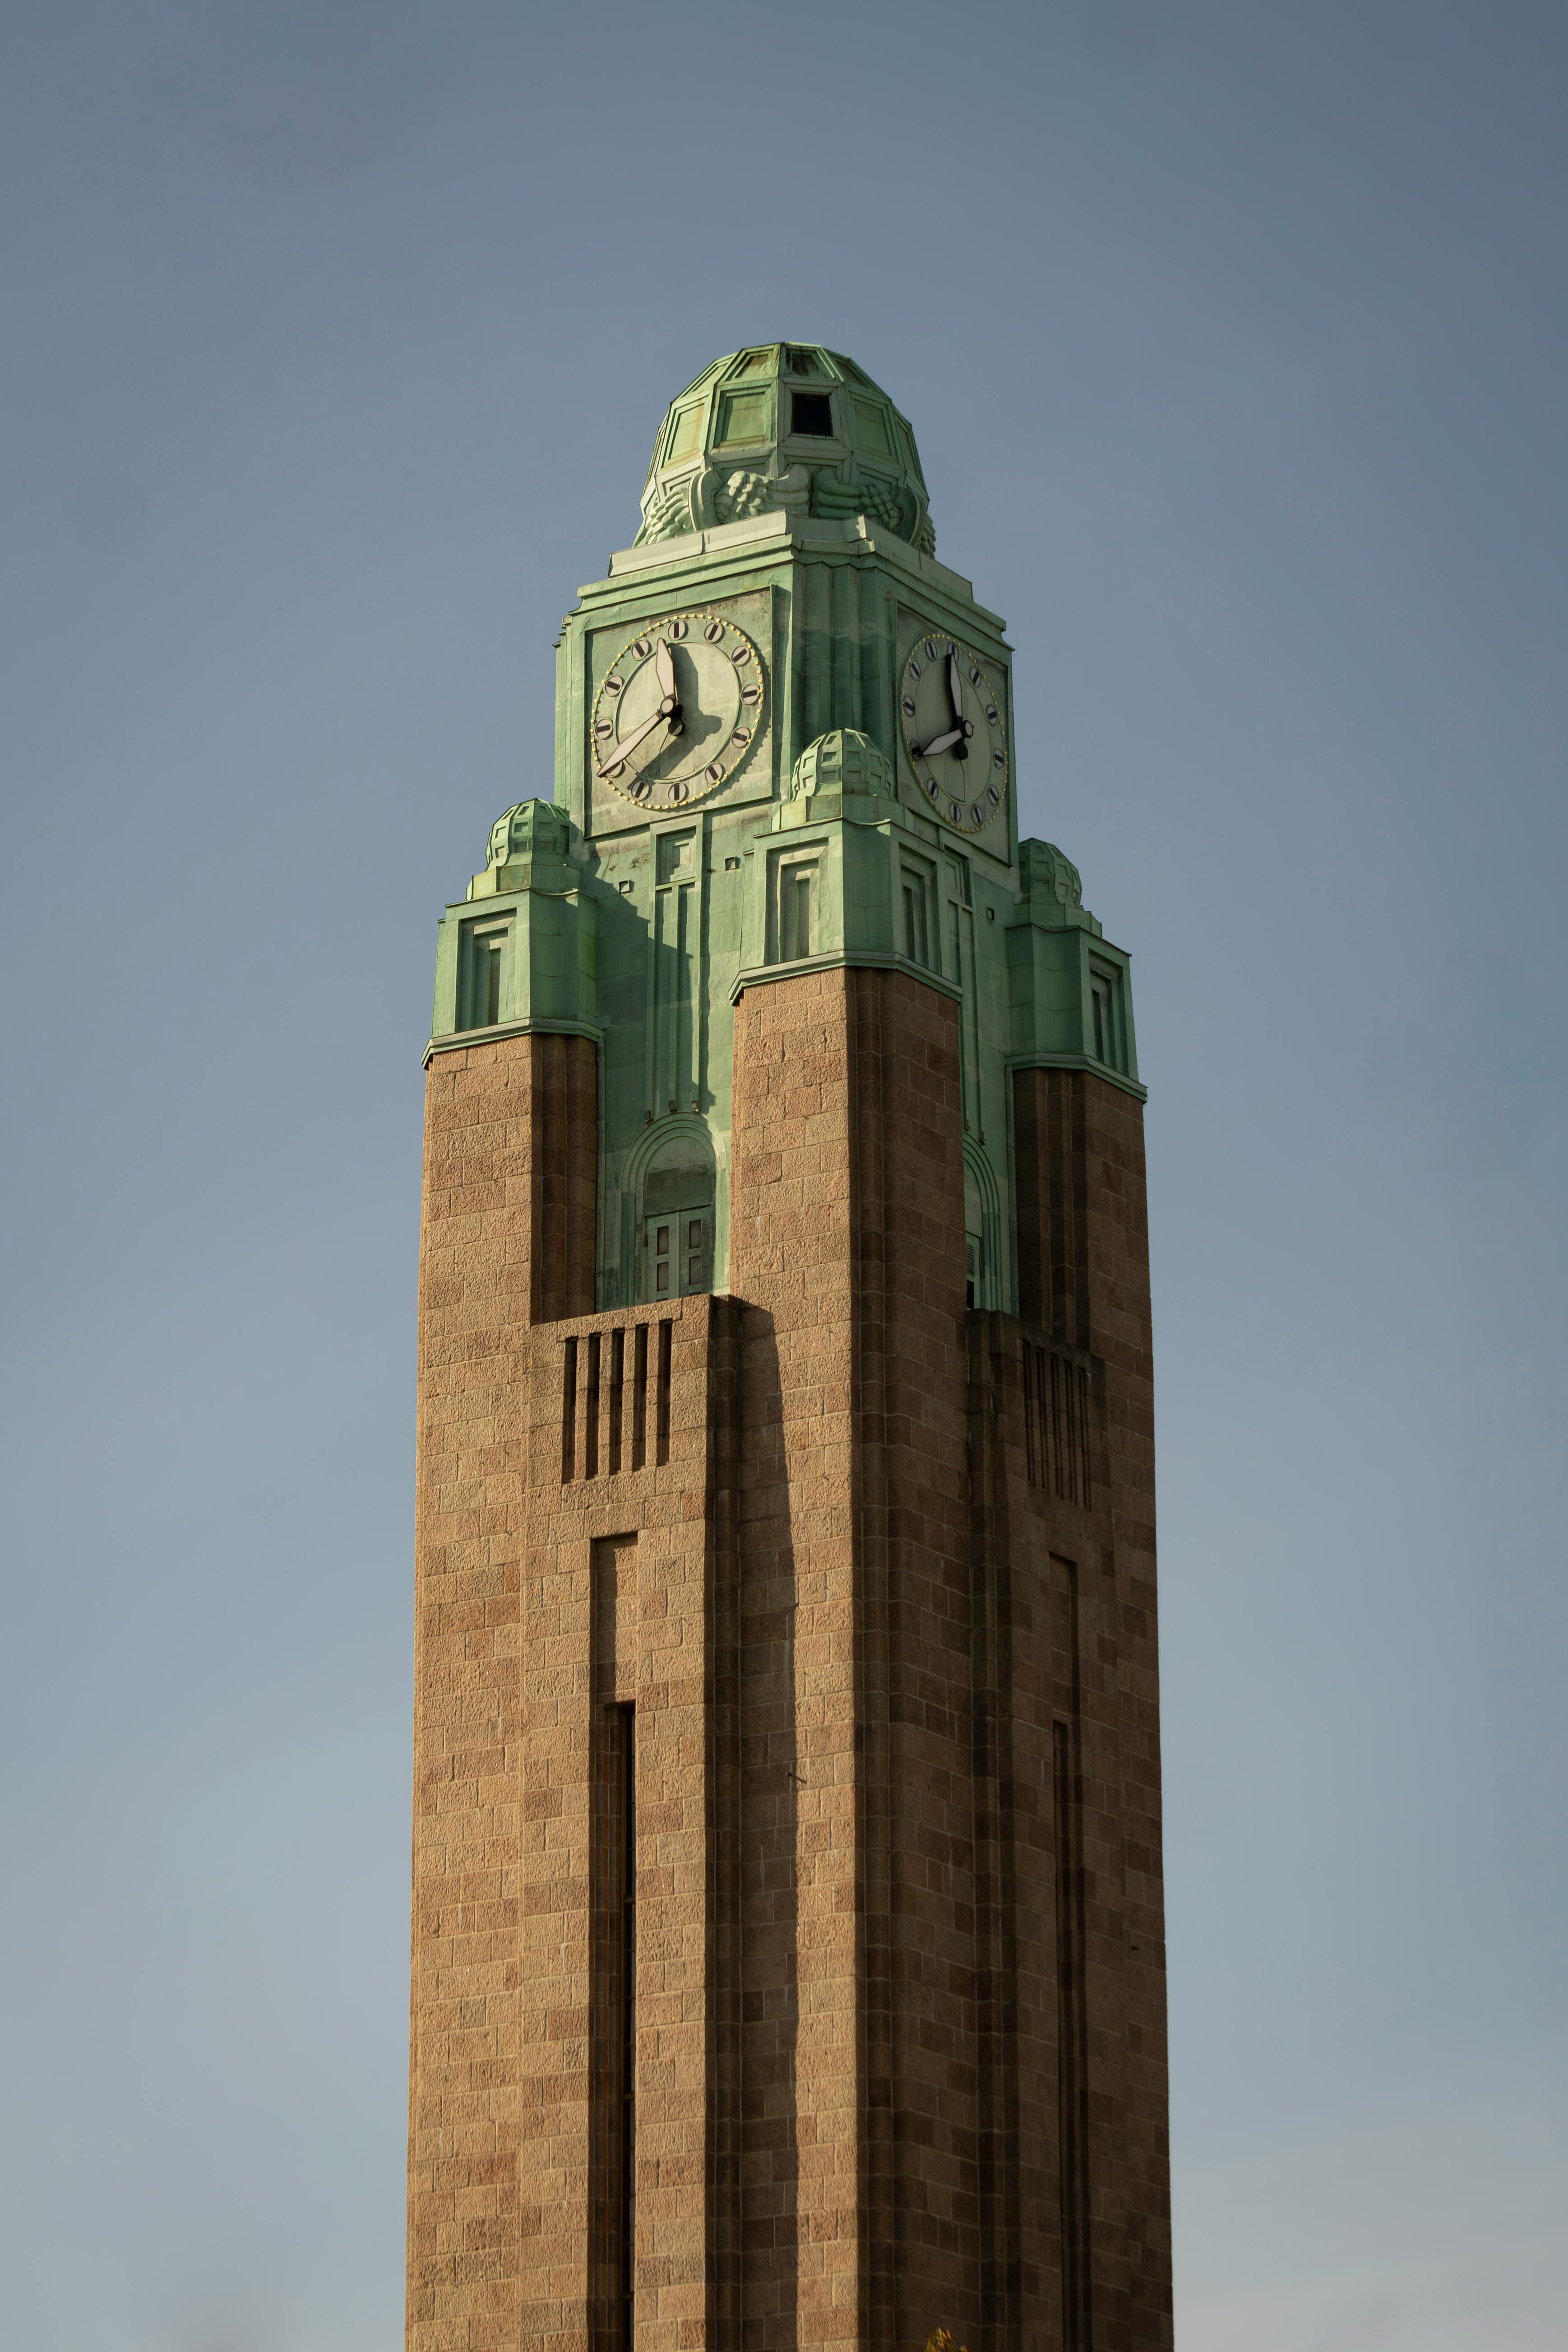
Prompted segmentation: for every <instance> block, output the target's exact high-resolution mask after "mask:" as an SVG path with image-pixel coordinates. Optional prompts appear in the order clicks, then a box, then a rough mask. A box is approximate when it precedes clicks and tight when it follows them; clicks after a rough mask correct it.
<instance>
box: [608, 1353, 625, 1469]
mask: <svg viewBox="0 0 1568 2352" xmlns="http://www.w3.org/2000/svg"><path fill="white" fill-rule="evenodd" d="M625 1401H626V1333H625V1332H624V1331H612V1332H611V1334H610V1471H611V1475H614V1474H615V1472H616V1471H617V1470H618V1469H619V1468H620V1466H621V1415H622V1409H623V1406H624V1403H625Z"/></svg>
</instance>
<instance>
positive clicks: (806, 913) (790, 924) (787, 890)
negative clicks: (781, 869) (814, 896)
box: [779, 866, 811, 963]
mask: <svg viewBox="0 0 1568 2352" xmlns="http://www.w3.org/2000/svg"><path fill="white" fill-rule="evenodd" d="M779 901H780V903H779V961H781V963H795V962H797V961H799V959H800V958H801V957H802V956H808V955H809V954H810V953H811V870H810V868H809V867H801V866H796V867H795V869H794V870H793V871H787V870H786V872H785V873H784V876H783V877H782V882H781V886H780V889H779Z"/></svg>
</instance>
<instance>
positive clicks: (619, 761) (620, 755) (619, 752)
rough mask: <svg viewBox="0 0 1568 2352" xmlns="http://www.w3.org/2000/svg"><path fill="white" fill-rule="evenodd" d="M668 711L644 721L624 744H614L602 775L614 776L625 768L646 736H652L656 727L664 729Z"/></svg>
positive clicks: (662, 711)
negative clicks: (620, 769) (618, 769)
mask: <svg viewBox="0 0 1568 2352" xmlns="http://www.w3.org/2000/svg"><path fill="white" fill-rule="evenodd" d="M668 715H669V714H668V711H664V710H656V711H655V712H654V714H653V717H652V718H651V719H645V720H644V721H643V723H642V725H641V726H640V727H639V728H638V729H637V733H636V734H635V735H628V736H627V737H626V740H625V741H624V742H621V743H612V744H611V746H610V751H609V756H608V758H607V759H606V760H605V762H604V764H603V766H602V767H601V768H600V770H599V773H600V775H601V776H613V775H614V774H615V772H616V769H617V768H623V767H625V765H626V761H627V760H628V759H629V758H630V757H631V754H632V753H633V752H634V751H636V750H637V745H638V744H639V743H640V742H641V741H642V740H643V737H644V736H645V735H651V734H652V733H653V730H654V729H655V728H656V727H662V726H663V725H664V724H665V722H666V719H668Z"/></svg>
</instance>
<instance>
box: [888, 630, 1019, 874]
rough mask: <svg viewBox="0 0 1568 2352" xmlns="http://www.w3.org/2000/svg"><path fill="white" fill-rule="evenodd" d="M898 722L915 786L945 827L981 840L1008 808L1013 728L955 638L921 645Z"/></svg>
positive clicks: (911, 663)
mask: <svg viewBox="0 0 1568 2352" xmlns="http://www.w3.org/2000/svg"><path fill="white" fill-rule="evenodd" d="M899 720H900V725H901V726H902V728H903V731H904V749H905V751H908V753H909V755H910V767H911V768H912V769H913V770H914V772H915V781H916V782H917V783H918V784H919V785H920V788H921V792H922V793H924V794H925V797H926V799H927V800H928V801H929V802H930V803H931V807H932V808H933V809H934V810H935V811H936V814H937V815H938V816H940V817H941V818H942V822H943V823H944V824H951V825H955V826H956V827H957V829H958V831H959V832H960V833H983V832H984V829H985V827H986V826H987V825H988V824H990V823H991V822H992V820H993V819H994V817H998V816H1000V815H1002V814H1003V813H1004V812H1005V808H1006V805H1007V721H1006V718H1005V713H1004V709H1003V706H1002V703H1001V701H1000V699H999V698H998V696H997V694H996V690H995V688H994V687H993V686H992V684H991V681H990V679H989V678H988V677H986V675H985V673H984V670H983V669H982V668H981V667H980V665H979V663H978V662H976V661H975V660H973V657H972V656H970V655H969V654H967V653H965V651H964V649H963V646H961V645H960V644H958V642H957V640H956V639H955V638H952V637H948V636H942V635H933V636H928V637H921V638H920V639H919V640H918V641H917V643H916V644H915V646H914V647H913V649H912V651H911V652H910V657H909V659H908V661H907V662H906V663H905V664H904V675H903V681H902V683H901V685H900V688H899Z"/></svg>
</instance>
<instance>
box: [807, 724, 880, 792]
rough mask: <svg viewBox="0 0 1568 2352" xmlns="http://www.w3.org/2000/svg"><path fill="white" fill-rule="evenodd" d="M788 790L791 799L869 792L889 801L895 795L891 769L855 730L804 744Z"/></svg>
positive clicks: (842, 729) (866, 737)
mask: <svg viewBox="0 0 1568 2352" xmlns="http://www.w3.org/2000/svg"><path fill="white" fill-rule="evenodd" d="M789 789H790V797H791V799H792V800H801V799H810V798H811V797H812V796H813V795H814V794H815V793H878V794H879V795H880V797H881V798H882V799H883V800H889V801H893V800H897V799H898V796H899V788H898V785H897V784H896V783H895V782H894V781H893V771H892V768H891V767H890V766H889V762H888V761H886V760H885V759H884V758H883V756H882V754H881V752H880V751H878V749H877V746H876V745H875V743H873V742H872V740H871V738H870V737H869V735H862V734H861V732H860V730H859V729H858V727H836V728H834V729H833V730H832V732H831V733H830V734H826V735H819V736H817V738H816V740H815V742H811V743H808V744H807V745H806V747H805V751H803V752H802V753H801V755H800V757H799V759H798V760H797V761H795V767H794V770H793V771H792V772H791V775H790V780H789Z"/></svg>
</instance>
